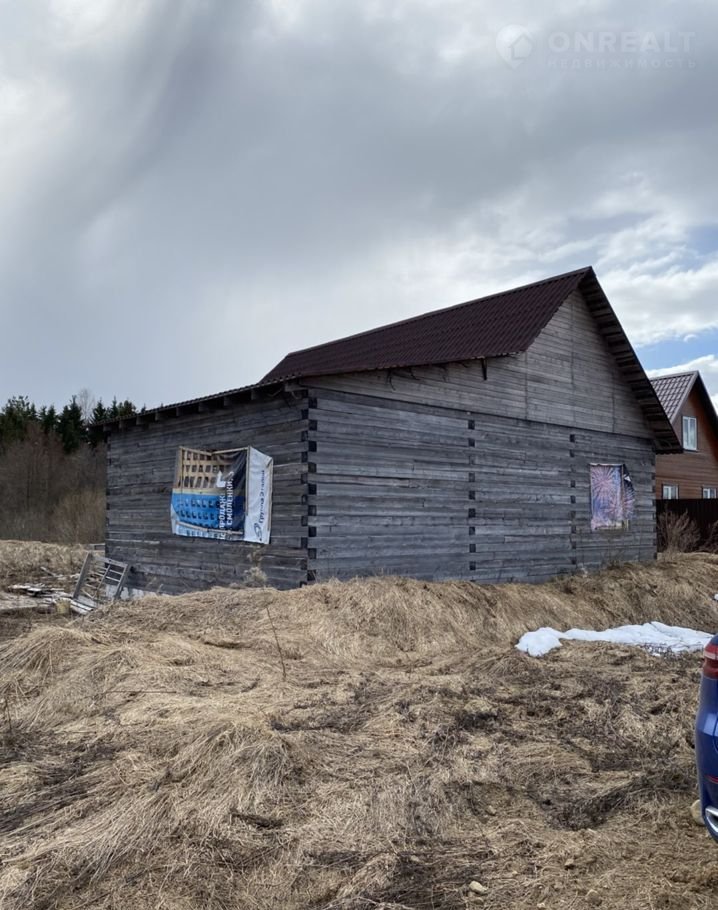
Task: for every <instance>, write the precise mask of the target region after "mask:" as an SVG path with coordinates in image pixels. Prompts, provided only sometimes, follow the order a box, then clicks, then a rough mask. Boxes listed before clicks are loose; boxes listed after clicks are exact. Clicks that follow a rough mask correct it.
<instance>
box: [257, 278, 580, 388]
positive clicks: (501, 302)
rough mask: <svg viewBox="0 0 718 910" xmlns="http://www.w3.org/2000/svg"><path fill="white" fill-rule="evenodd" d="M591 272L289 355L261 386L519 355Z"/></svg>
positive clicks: (539, 283)
mask: <svg viewBox="0 0 718 910" xmlns="http://www.w3.org/2000/svg"><path fill="white" fill-rule="evenodd" d="M589 273H591V274H592V273H593V269H591V268H584V269H578V270H577V271H575V272H567V273H566V274H564V275H557V276H555V277H553V278H546V279H545V280H543V281H537V282H535V283H533V284H528V285H524V286H523V287H519V288H514V289H512V290H510V291H502V292H501V293H499V294H491V295H490V296H488V297H481V298H479V299H477V300H469V301H468V302H466V303H460V304H458V305H457V306H452V307H448V308H444V309H441V310H434V311H432V312H430V313H424V314H422V315H421V316H413V317H412V318H411V319H404V320H402V321H401V322H393V323H391V324H389V325H384V326H380V327H379V328H376V329H370V330H369V331H367V332H360V333H359V334H358V335H350V336H348V337H347V338H340V339H339V340H337V341H329V342H327V343H326V344H319V345H315V346H314V347H310V348H304V349H303V350H300V351H293V352H292V353H291V354H287V356H286V357H285V358H284V359H283V360H281V361H280V362H279V363H278V364H277V365H276V366H275V367H274V368H273V369H272V370H270V371H269V373H267V375H266V376H265V377H264V378H263V379H262V382H272V381H279V380H286V379H297V378H299V377H301V376H326V375H328V374H331V373H355V372H360V371H366V370H384V369H398V368H400V367H411V366H421V365H426V364H432V363H451V362H452V361H462V360H478V359H481V358H484V357H501V356H505V355H507V354H519V353H521V352H522V351H526V350H527V349H528V348H529V347H530V346H531V344H532V343H533V342H534V341H535V340H536V337H537V336H538V334H539V332H540V331H541V330H542V329H543V328H544V327H545V326H546V325H547V324H548V322H549V321H550V319H551V317H552V316H553V315H554V313H555V312H556V310H558V308H559V307H560V306H561V304H562V303H563V302H564V300H565V299H566V297H568V295H569V294H570V293H571V292H572V291H574V290H576V288H577V287H578V286H579V284H580V283H581V281H582V280H583V279H584V278H585V277H586V276H587V275H589Z"/></svg>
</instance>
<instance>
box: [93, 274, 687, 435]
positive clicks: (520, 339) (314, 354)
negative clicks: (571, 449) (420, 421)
mask: <svg viewBox="0 0 718 910" xmlns="http://www.w3.org/2000/svg"><path fill="white" fill-rule="evenodd" d="M579 287H580V289H581V292H582V294H583V295H584V298H585V300H586V302H587V304H588V306H589V308H590V310H591V312H592V314H593V317H594V319H595V320H596V324H597V326H598V328H599V331H600V332H601V333H602V335H603V337H604V339H605V341H606V344H607V346H608V348H609V350H610V351H611V353H612V354H613V356H614V358H615V359H616V363H617V364H618V366H619V369H620V370H621V373H622V374H623V377H624V379H625V381H626V383H627V384H628V385H629V387H630V388H631V390H632V392H633V394H634V395H635V396H636V400H637V401H638V403H639V405H640V406H641V408H642V410H643V413H644V415H645V418H646V422H647V424H648V426H649V427H650V428H651V431H652V432H653V434H654V437H655V440H656V445H657V448H658V450H659V451H662V452H680V451H681V446H680V443H679V442H678V439H677V437H676V434H675V431H674V429H673V427H672V426H671V423H670V421H669V420H668V418H667V417H666V413H665V411H664V409H663V407H662V406H661V403H660V401H659V400H658V397H657V394H656V391H655V389H654V387H653V386H652V385H651V383H650V381H649V380H648V377H647V376H646V374H645V372H644V370H643V367H642V366H641V364H640V362H639V360H638V358H637V357H636V353H635V351H634V350H633V348H632V347H631V343H630V342H629V340H628V338H627V337H626V334H625V332H624V331H623V328H622V327H621V324H620V322H619V321H618V318H617V317H616V314H615V313H614V311H613V308H612V307H611V304H610V303H609V301H608V299H607V297H606V295H605V293H604V291H603V289H602V288H601V285H600V284H599V282H598V279H597V278H596V275H595V272H594V271H593V269H592V268H590V267H588V268H583V269H577V270H576V271H574V272H567V273H566V274H564V275H557V276H555V277H553V278H546V279H544V280H543V281H537V282H535V283H534V284H529V285H525V286H523V287H519V288H514V289H513V290H509V291H503V292H501V293H499V294H491V295H490V296H488V297H482V298H480V299H478V300H470V301H468V302H467V303H460V304H459V305H458V306H453V307H448V308H446V309H442V310H436V311H434V312H431V313H425V314H423V315H421V316H415V317H413V318H412V319H405V320H404V321H403V322H395V323H392V324H391V325H387V326H382V327H381V328H377V329H371V330H370V331H368V332H362V333H361V334H359V335H352V336H350V337H349V338H342V339H340V340H338V341H331V342H328V343H327V344H320V345H316V346H315V347H311V348H305V349H304V350H301V351H295V352H293V353H291V354H288V355H287V356H286V357H285V358H284V359H283V360H282V361H280V362H279V363H278V364H277V366H275V367H274V369H272V370H270V372H269V373H267V375H266V376H265V377H264V378H263V379H262V380H260V382H258V383H256V384H255V385H252V386H245V387H243V388H241V389H234V390H233V391H230V392H221V393H219V394H218V395H209V396H206V397H204V398H197V399H192V400H190V401H186V402H179V403H177V404H173V405H165V406H161V407H159V408H154V409H153V410H151V411H146V412H145V413H143V414H140V415H138V416H137V417H136V418H133V419H118V420H112V421H107V422H106V423H105V427H106V429H107V431H108V432H109V431H110V429H111V428H112V427H114V426H117V427H120V428H121V427H124V426H128V425H130V424H131V423H133V422H136V423H147V422H149V421H153V420H159V419H160V418H162V417H163V416H168V417H172V416H177V415H179V414H180V413H187V412H188V411H191V410H195V409H196V410H206V409H210V408H212V407H221V406H223V405H224V404H226V403H227V402H228V401H229V400H230V399H231V400H233V401H236V400H242V399H245V398H250V397H253V396H255V395H262V396H265V395H274V394H280V393H281V389H282V384H283V383H284V382H285V381H289V380H292V379H303V378H307V379H308V378H309V377H311V376H319V375H327V374H330V373H351V372H359V371H366V370H379V369H391V368H399V367H410V366H420V365H423V364H433V363H450V362H452V361H462V360H463V361H466V360H477V359H481V358H483V357H501V356H504V355H507V354H517V353H520V352H522V351H525V350H527V349H528V348H529V347H530V345H531V344H532V343H533V342H534V341H535V339H536V337H537V336H538V334H539V333H540V332H541V330H542V329H543V328H544V327H545V326H546V325H547V323H548V322H549V320H550V319H551V317H552V316H553V315H554V313H555V312H556V311H557V310H558V308H559V307H560V306H561V304H562V303H563V302H564V300H565V299H566V297H567V296H568V295H569V294H570V293H571V292H572V291H574V290H576V289H578V288H579Z"/></svg>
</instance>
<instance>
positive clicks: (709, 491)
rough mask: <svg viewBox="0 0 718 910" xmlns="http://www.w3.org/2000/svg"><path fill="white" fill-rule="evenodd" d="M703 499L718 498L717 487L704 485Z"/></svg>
mask: <svg viewBox="0 0 718 910" xmlns="http://www.w3.org/2000/svg"><path fill="white" fill-rule="evenodd" d="M703 499H718V490H716V488H715V487H703Z"/></svg>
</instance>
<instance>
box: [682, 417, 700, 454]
mask: <svg viewBox="0 0 718 910" xmlns="http://www.w3.org/2000/svg"><path fill="white" fill-rule="evenodd" d="M691 443H692V445H691ZM683 448H684V449H685V450H686V451H687V452H697V451H698V421H697V420H696V418H695V417H684V418H683Z"/></svg>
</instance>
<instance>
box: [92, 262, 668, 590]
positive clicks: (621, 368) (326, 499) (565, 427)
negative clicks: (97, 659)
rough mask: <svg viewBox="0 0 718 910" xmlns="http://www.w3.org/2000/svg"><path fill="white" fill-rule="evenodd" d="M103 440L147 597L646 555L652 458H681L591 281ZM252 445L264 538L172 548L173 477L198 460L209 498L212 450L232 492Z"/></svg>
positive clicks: (317, 363)
mask: <svg viewBox="0 0 718 910" xmlns="http://www.w3.org/2000/svg"><path fill="white" fill-rule="evenodd" d="M105 428H106V431H107V435H108V480H107V492H108V498H107V552H108V556H110V557H111V558H113V559H116V560H121V561H124V562H129V563H130V564H131V565H132V576H131V584H132V585H133V586H134V587H137V588H145V589H154V590H157V589H159V590H164V591H170V592H172V591H181V590H186V589H191V588H200V587H206V586H209V585H212V584H230V583H233V582H240V583H241V582H242V580H243V578H244V577H245V573H246V572H247V571H248V570H252V569H253V568H255V567H259V568H261V570H262V571H263V572H264V573H265V575H266V577H267V580H268V582H269V583H270V584H272V585H276V586H278V587H292V586H297V585H301V584H305V583H307V582H312V581H316V580H323V579H327V578H330V577H339V578H350V577H353V576H357V575H359V576H366V575H374V574H398V575H406V576H413V577H416V578H424V579H442V578H457V579H472V580H476V581H509V580H523V581H541V580H544V579H547V578H550V577H552V576H554V575H556V574H559V573H563V572H572V571H576V570H577V569H579V568H580V567H588V568H597V567H600V566H602V565H604V564H606V563H607V562H613V561H627V560H651V559H654V558H655V555H656V528H655V498H654V483H655V453H656V451H659V452H665V453H674V452H679V451H680V445H679V443H678V440H677V438H676V435H675V432H674V430H673V427H672V426H671V424H670V422H669V420H668V419H667V417H666V415H665V413H664V411H663V408H662V407H661V404H660V402H659V401H658V398H657V397H656V394H655V392H654V390H653V387H652V385H651V383H650V381H649V380H648V378H647V377H646V375H645V373H644V371H643V369H642V367H641V365H640V363H639V362H638V360H637V358H636V355H635V353H634V351H633V349H632V347H631V345H630V344H629V342H628V340H627V338H626V335H625V334H624V332H623V329H622V328H621V325H620V324H619V322H618V319H617V318H616V315H615V313H614V312H613V310H612V308H611V306H610V304H609V302H608V300H607V299H606V296H605V294H604V292H603V290H602V288H601V286H600V284H599V283H598V280H597V279H596V276H595V274H594V272H593V269H590V268H587V269H581V270H579V271H576V272H571V273H568V274H565V275H559V276H557V277H554V278H549V279H547V280H545V281H539V282H537V283H535V284H531V285H528V286H526V287H522V288H517V289H515V290H511V291H506V292H503V293H500V294H494V295H492V296H490V297H485V298H483V299H480V300H474V301H470V302H468V303H463V304H460V305H458V306H454V307H450V308H448V309H443V310H438V311H436V312H433V313H428V314H425V315H421V316H417V317H414V318H412V319H407V320H404V321H402V322H398V323H394V324H393V325H389V326H385V327H382V328H378V329H373V330H371V331H368V332H363V333H361V334H359V335H354V336H352V337H350V338H345V339H342V340H339V341H335V342H331V343H328V344H321V345H318V346H316V347H312V348H307V349H305V350H302V351H297V352H295V353H293V354H290V355H289V356H288V357H286V358H285V359H284V360H282V361H281V363H279V364H278V365H277V366H276V367H275V368H274V369H273V370H271V371H270V372H269V373H268V374H267V375H266V376H265V377H264V379H262V380H261V381H260V382H258V383H256V384H255V385H253V386H249V387H245V388H242V389H237V390H235V391H230V392H223V393H221V394H218V395H212V396H208V397H206V398H199V399H195V400H192V401H185V402H181V403H179V404H175V405H169V406H163V407H159V408H156V409H154V410H150V411H147V412H145V413H143V414H140V415H139V416H137V417H136V418H129V419H121V420H114V421H110V422H108V423H107V424H105ZM244 446H252V447H254V448H256V449H257V450H259V451H260V452H262V453H265V454H266V455H269V456H271V457H272V458H273V459H274V485H273V501H272V502H271V504H270V508H271V537H270V541H269V543H268V545H257V544H250V543H247V542H244V541H240V540H237V539H232V540H228V539H221V540H218V539H206V534H207V532H206V530H201V531H200V532H198V534H197V535H196V536H185V537H180V536H176V535H173V534H172V533H171V524H170V500H171V499H173V498H174V496H175V495H176V496H178V497H180V498H181V497H184V498H183V499H182V503H183V506H182V507H183V508H187V509H188V510H189V511H191V509H192V507H193V503H192V496H191V493H190V495H189V496H188V495H187V493H186V491H185V490H184V488H182V489H180V490H179V493H178V490H177V483H176V482H175V471H176V470H177V471H178V472H179V473H180V474H181V473H182V472H184V473H186V474H187V476H188V477H189V476H190V474H191V471H192V470H195V466H193V463H192V462H191V459H193V458H196V459H199V464H198V466H196V470H197V471H198V472H199V473H198V474H197V478H199V479H198V483H199V484H200V485H202V484H203V485H204V487H206V485H207V483H210V484H211V483H213V481H212V480H211V476H212V475H211V472H212V470H213V469H212V467H211V465H212V464H213V463H214V462H213V458H214V455H213V454H212V453H213V452H216V453H217V458H218V459H220V460H221V464H222V468H221V470H220V471H218V472H217V473H218V477H219V478H220V479H221V483H222V484H224V483H226V482H227V478H228V477H230V476H232V477H233V480H232V483H233V484H234V487H235V489H236V488H237V487H238V486H239V484H240V483H241V482H240V481H239V480H237V479H236V478H237V477H239V476H240V474H239V473H236V472H238V471H241V470H242V465H243V464H244V463H245V462H244V459H245V456H244V455H241V454H240V455H239V456H236V454H235V450H237V449H238V448H240V447H244ZM180 447H186V450H185V452H183V454H182V457H181V458H180V459H179V461H178V459H177V453H178V449H179V448H180ZM228 449H229V450H232V452H231V453H230V454H229V455H228V454H227V452H226V450H228ZM196 450H202V451H201V452H199V453H197V452H196ZM187 452H189V455H187V454H186V453H187ZM187 459H189V460H187ZM232 459H235V461H234V462H232V464H231V465H230V462H231V461H232ZM185 462H186V466H185ZM219 463H220V462H219V461H218V462H217V464H219ZM176 465H182V466H183V467H181V468H177V469H176ZM237 466H239V467H237ZM230 467H231V471H235V475H231V472H230ZM207 478H210V480H207ZM190 480H191V477H190ZM216 486H217V487H219V486H220V481H219V480H218V481H217V484H216ZM218 495H220V496H223V495H224V493H223V492H222V491H219V493H218ZM198 498H199V497H198ZM249 498H251V496H250V497H249ZM175 517H176V516H175ZM202 520H204V519H201V518H198V519H197V521H200V522H201V521H202ZM205 523H206V522H205ZM190 533H191V532H190ZM209 533H210V534H213V533H214V534H215V536H222V534H223V533H224V532H209ZM233 533H241V531H240V532H233ZM255 574H256V573H255Z"/></svg>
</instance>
